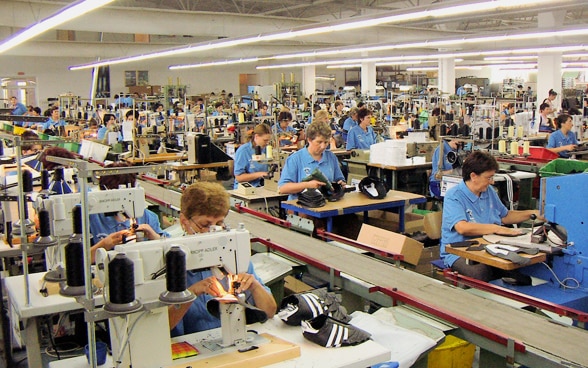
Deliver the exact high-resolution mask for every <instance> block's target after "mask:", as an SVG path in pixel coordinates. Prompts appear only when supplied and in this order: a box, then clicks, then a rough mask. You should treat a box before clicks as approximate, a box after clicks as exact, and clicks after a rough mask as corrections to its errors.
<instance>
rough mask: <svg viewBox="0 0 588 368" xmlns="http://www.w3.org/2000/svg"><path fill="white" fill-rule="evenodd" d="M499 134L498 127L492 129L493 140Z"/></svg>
mask: <svg viewBox="0 0 588 368" xmlns="http://www.w3.org/2000/svg"><path fill="white" fill-rule="evenodd" d="M499 134H500V127H494V138H498V136H499Z"/></svg>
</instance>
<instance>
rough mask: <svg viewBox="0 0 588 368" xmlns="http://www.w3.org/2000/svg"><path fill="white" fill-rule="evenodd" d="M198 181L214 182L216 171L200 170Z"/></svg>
mask: <svg viewBox="0 0 588 368" xmlns="http://www.w3.org/2000/svg"><path fill="white" fill-rule="evenodd" d="M200 180H202V181H216V171H212V170H208V169H202V170H200Z"/></svg>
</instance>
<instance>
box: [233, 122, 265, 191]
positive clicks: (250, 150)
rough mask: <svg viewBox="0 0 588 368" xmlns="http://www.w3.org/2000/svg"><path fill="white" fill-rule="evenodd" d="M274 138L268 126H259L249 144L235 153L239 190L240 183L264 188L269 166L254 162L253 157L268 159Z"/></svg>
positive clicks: (256, 127) (236, 182)
mask: <svg viewBox="0 0 588 368" xmlns="http://www.w3.org/2000/svg"><path fill="white" fill-rule="evenodd" d="M271 138H272V131H271V129H270V127H269V126H268V125H267V124H263V123H262V124H257V125H256V126H255V128H254V129H253V133H252V134H251V138H250V139H249V142H247V143H245V144H243V145H242V146H240V147H239V148H238V149H237V152H236V153H235V169H234V175H235V184H234V188H235V189H237V187H238V186H239V183H249V184H251V185H252V186H254V187H260V186H262V181H261V179H263V177H264V176H266V175H267V172H268V165H267V163H262V162H259V161H255V160H253V156H254V155H256V151H257V155H261V156H262V157H263V160H264V161H265V159H266V147H267V146H268V144H269V142H270V140H271Z"/></svg>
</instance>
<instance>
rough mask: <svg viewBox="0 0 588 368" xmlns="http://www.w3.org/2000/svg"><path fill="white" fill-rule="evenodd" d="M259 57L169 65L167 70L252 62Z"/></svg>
mask: <svg viewBox="0 0 588 368" xmlns="http://www.w3.org/2000/svg"><path fill="white" fill-rule="evenodd" d="M258 60H259V58H256V57H255V58H249V59H234V60H222V61H212V62H210V63H199V64H185V65H170V66H169V67H168V68H169V70H178V69H190V68H203V67H206V66H219V65H232V64H244V63H253V62H255V61H258Z"/></svg>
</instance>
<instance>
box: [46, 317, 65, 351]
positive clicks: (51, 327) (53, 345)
mask: <svg viewBox="0 0 588 368" xmlns="http://www.w3.org/2000/svg"><path fill="white" fill-rule="evenodd" d="M45 322H46V323H47V329H48V330H49V342H50V343H51V347H52V348H53V351H55V355H57V359H58V360H61V356H60V355H59V352H58V351H57V345H55V340H54V339H53V326H51V318H46V319H45Z"/></svg>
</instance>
